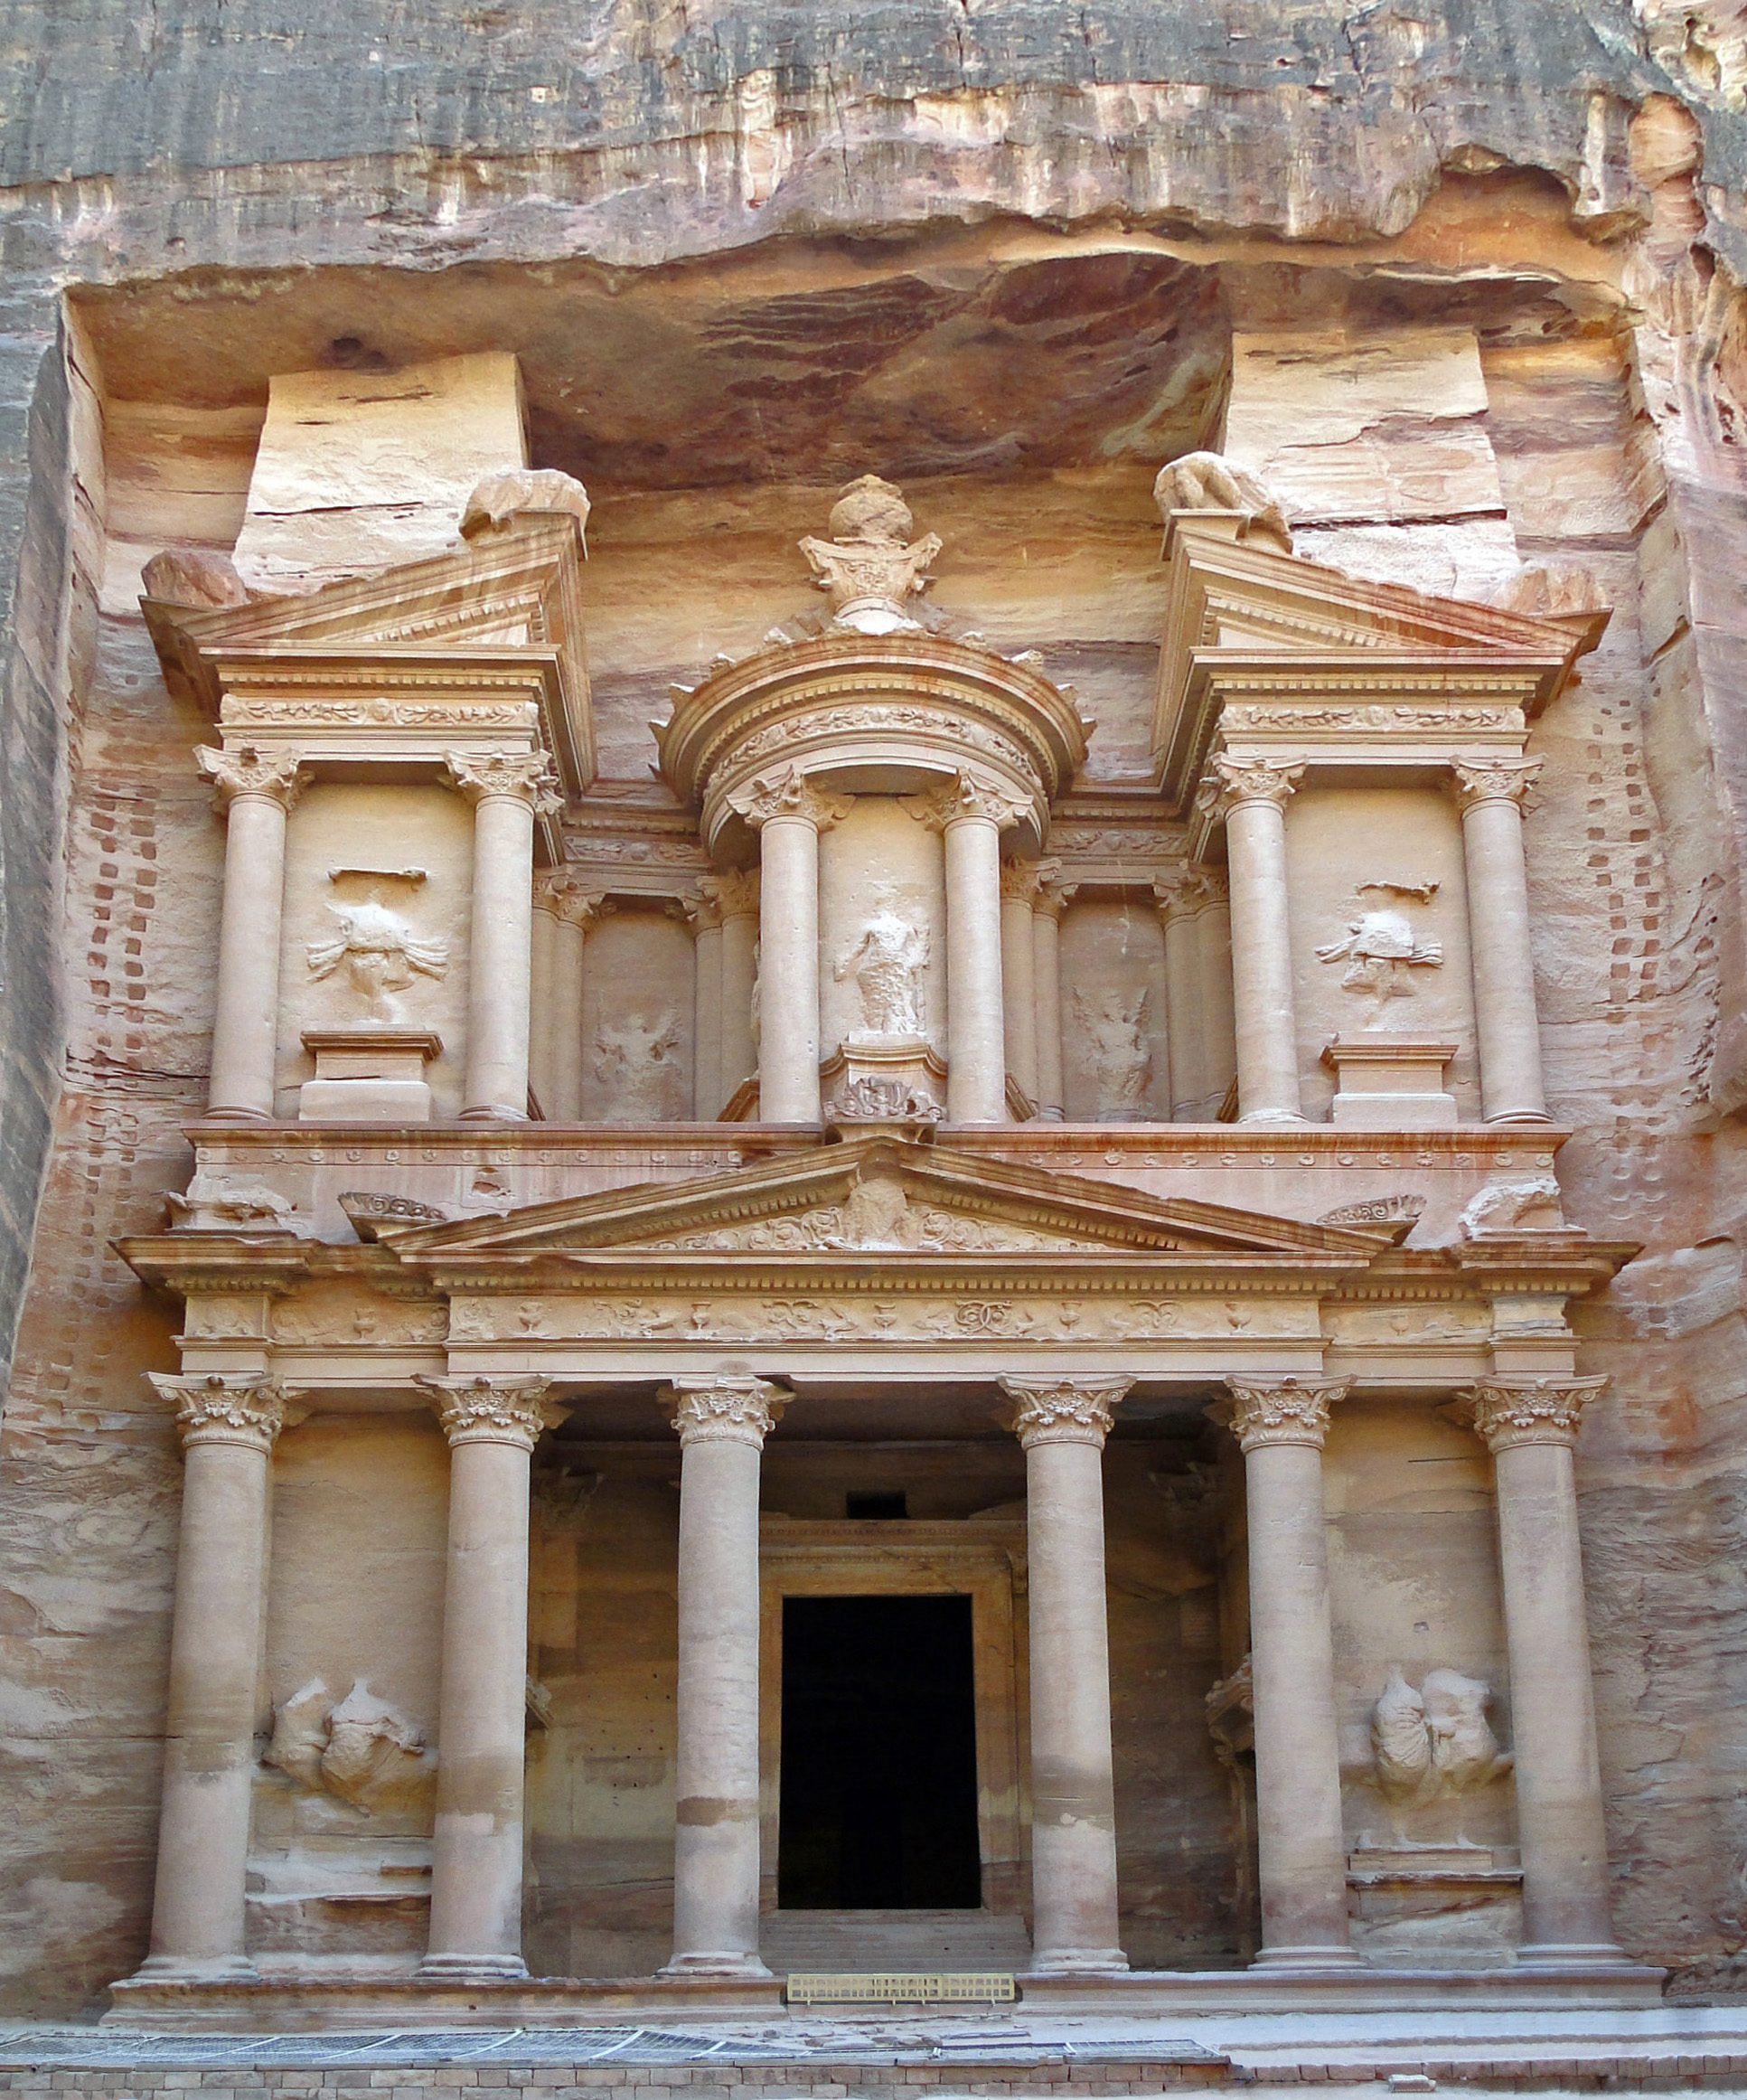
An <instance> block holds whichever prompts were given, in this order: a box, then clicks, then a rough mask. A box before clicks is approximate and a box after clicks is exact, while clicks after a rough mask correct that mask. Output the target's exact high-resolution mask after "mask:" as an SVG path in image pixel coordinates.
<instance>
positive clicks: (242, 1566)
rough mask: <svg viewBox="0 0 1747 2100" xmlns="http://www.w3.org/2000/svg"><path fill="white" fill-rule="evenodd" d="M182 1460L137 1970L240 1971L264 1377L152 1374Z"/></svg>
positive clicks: (279, 1418) (268, 1424)
mask: <svg viewBox="0 0 1747 2100" xmlns="http://www.w3.org/2000/svg"><path fill="white" fill-rule="evenodd" d="M152 1383H153V1384H154V1385H155V1387H156V1388H157V1389H158V1391H159V1393H160V1394H162V1395H163V1397H164V1398H165V1399H169V1400H174V1402H175V1403H176V1427H177V1428H178V1429H179V1430H180V1431H181V1434H182V1441H183V1451H184V1453H185V1460H184V1469H183V1484H182V1531H181V1540H180V1544H179V1546H178V1549H177V1554H176V1590H175V1605H174V1617H173V1619H172V1621H171V1631H170V1686H169V1702H168V1712H167V1714H166V1717H165V1722H164V1791H163V1795H162V1800H161V1804H160V1807H159V1811H158V1855H157V1875H156V1881H155V1888H154V1892H153V1899H152V1941H151V1953H150V1954H149V1956H148V1957H147V1960H146V1965H145V1970H144V1972H143V1973H147V1974H150V1973H160V1974H163V1973H174V1974H179V1975H224V1974H248V1973H251V1964H250V1963H249V1957H248V1954H247V1951H246V1947H245V1942H244V1934H243V1916H244V1911H243V1901H244V1882H245V1876H246V1872H247V1866H248V1859H249V1805H250V1800H251V1796H252V1792H253V1787H254V1779H255V1719H256V1710H257V1696H258V1681H257V1678H258V1670H259V1667H260V1641H261V1620H262V1615H263V1613H264V1612H265V1610H266V1606H267V1537H268V1495H269V1493H270V1492H271V1470H270V1461H271V1457H272V1452H273V1446H274V1443H275V1440H276V1439H277V1436H278V1434H279V1430H280V1428H281V1427H282V1425H283V1423H284V1420H285V1398H284V1395H283V1394H282V1392H281V1391H280V1389H279V1388H278V1387H277V1385H276V1384H274V1383H273V1381H272V1380H269V1379H268V1378H266V1377H264V1376H263V1377H234V1376H219V1375H216V1374H215V1375H213V1376H211V1377H206V1378H194V1377H190V1378H173V1377H162V1376H155V1377H154V1378H153V1380H152Z"/></svg>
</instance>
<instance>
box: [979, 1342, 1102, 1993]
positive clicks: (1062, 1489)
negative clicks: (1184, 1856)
mask: <svg viewBox="0 0 1747 2100" xmlns="http://www.w3.org/2000/svg"><path fill="white" fill-rule="evenodd" d="M1131 1382H1132V1381H1131V1380H1127V1379H1120V1378H1119V1379H1075V1380H1058V1381H1053V1382H1050V1383H1047V1384H1032V1383H1029V1382H1027V1381H1024V1380H1015V1379H1003V1380H1001V1389H1002V1390H1003V1391H1004V1392H1005V1393H1006V1394H1007V1395H1008V1397H1009V1398H1010V1399H1011V1400H1012V1402H1013V1404H1014V1414H1013V1428H1014V1432H1015V1434H1016V1435H1017V1436H1018V1437H1019V1442H1020V1443H1021V1444H1022V1445H1023V1446H1024V1447H1025V1471H1026V1566H1027V1582H1028V1588H1029V1610H1030V1624H1031V1670H1030V1677H1031V1891H1032V1911H1033V1924H1032V1947H1033V1954H1032V1963H1031V1965H1032V1968H1033V1970H1034V1971H1035V1972H1037V1973H1044V1974H1048V1973H1068V1972H1085V1971H1088V1970H1090V1971H1107V1970H1112V1969H1125V1968H1127V1966H1128V1961H1127V1957H1126V1956H1125V1955H1124V1954H1123V1953H1122V1946H1121V1944H1120V1942H1121V1933H1120V1928H1119V1926H1118V1922H1117V1900H1116V1811H1115V1783H1114V1771H1113V1756H1112V1750H1111V1734H1110V1637H1109V1628H1108V1622H1107V1617H1106V1611H1105V1603H1104V1464H1103V1461H1104V1438H1105V1437H1106V1436H1108V1435H1109V1433H1110V1424H1111V1413H1110V1410H1111V1409H1112V1408H1113V1407H1114V1406H1115V1405H1116V1403H1117V1402H1118V1401H1119V1400H1121V1399H1122V1396H1123V1395H1124V1394H1125V1393H1126V1392H1127V1390H1128V1389H1129V1385H1130V1383H1131Z"/></svg>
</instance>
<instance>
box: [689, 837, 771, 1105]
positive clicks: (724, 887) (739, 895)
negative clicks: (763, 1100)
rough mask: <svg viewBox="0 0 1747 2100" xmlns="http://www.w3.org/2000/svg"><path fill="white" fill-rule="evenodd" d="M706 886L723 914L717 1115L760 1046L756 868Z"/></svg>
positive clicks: (748, 1072) (708, 879)
mask: <svg viewBox="0 0 1747 2100" xmlns="http://www.w3.org/2000/svg"><path fill="white" fill-rule="evenodd" d="M702 888H703V890H704V893H705V895H706V896H708V897H711V898H713V899H715V901H716V904H717V907H718V909H719V911H720V913H721V916H722V1000H721V1012H722V1039H721V1071H720V1075H719V1083H718V1085H717V1089H716V1106H715V1107H714V1108H713V1109H712V1110H711V1111H710V1113H711V1115H713V1116H719V1115H720V1113H721V1112H722V1110H723V1109H724V1108H726V1107H728V1103H729V1102H730V1101H731V1100H732V1099H733V1098H734V1097H735V1095H736V1094H737V1092H738V1090H739V1088H741V1086H742V1085H743V1084H744V1083H745V1082H746V1081H747V1079H749V1078H751V1077H752V1074H753V1070H754V1069H755V1067H756V1062H757V1050H756V1046H755V1045H754V1043H753V1040H752V987H753V982H754V979H755V978H756V975H757V970H756V963H755V960H754V958H755V956H756V952H757V947H758V871H757V870H756V868H755V869H749V870H747V871H746V872H744V873H739V872H733V873H729V874H727V875H706V876H705V878H704V880H703V884H702Z"/></svg>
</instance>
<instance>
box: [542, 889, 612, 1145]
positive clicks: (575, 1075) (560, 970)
mask: <svg viewBox="0 0 1747 2100" xmlns="http://www.w3.org/2000/svg"><path fill="white" fill-rule="evenodd" d="M556 900H557V907H558V931H557V934H556V937H555V938H554V940H553V944H552V1042H551V1052H550V1055H551V1073H552V1078H551V1085H552V1101H553V1106H552V1107H550V1108H549V1110H548V1111H547V1113H548V1115H549V1116H551V1117H552V1118H553V1120H554V1121H555V1122H558V1123H576V1122H578V1121H579V1120H580V1119H581V1116H582V1060H583V1053H584V1050H585V1048H586V1045H585V1043H584V1041H583V1032H582V1031H583V996H584V991H585V987H586V984H587V941H588V934H589V930H590V928H593V927H595V926H596V925H598V924H599V922H600V921H601V920H602V919H603V918H606V916H607V914H608V913H609V912H610V911H611V910H612V909H613V907H612V905H611V904H610V903H609V902H608V901H607V898H606V892H605V890H588V889H585V888H584V887H583V885H582V884H581V883H580V882H578V880H576V878H575V877H574V876H570V875H567V876H566V877H565V879H564V881H563V883H562V884H561V885H560V886H559V888H558V889H557V890H556Z"/></svg>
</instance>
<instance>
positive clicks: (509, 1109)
mask: <svg viewBox="0 0 1747 2100" xmlns="http://www.w3.org/2000/svg"><path fill="white" fill-rule="evenodd" d="M446 764H447V767H448V771H449V777H450V780H451V781H452V783H453V785H454V786H456V788H457V789H458V791H459V792H460V793H461V794H462V795H464V796H465V797H466V798H467V800H468V801H469V802H470V803H472V805H473V809H474V888H473V913H472V919H471V933H470V937H469V940H468V948H467V1066H466V1078H465V1100H464V1103H463V1107H462V1110H461V1113H462V1115H463V1116H469V1117H474V1118H481V1119H484V1120H489V1121H492V1122H496V1123H525V1122H526V1121H527V1119H528V1048H529V977H530V972H531V950H532V921H533V870H534V812H535V806H536V805H537V804H538V803H539V802H540V799H541V798H542V796H543V794H544V792H545V787H546V781H547V777H548V773H547V761H546V759H545V758H544V756H543V755H542V754H541V753H540V752H537V751H536V752H518V753H515V754H514V755H513V756H506V755H504V754H502V753H493V754H491V755H489V756H484V757H476V756H474V755H473V754H471V753H467V754H463V753H458V752H453V751H452V752H451V753H450V754H449V756H448V758H447V760H446Z"/></svg>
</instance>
